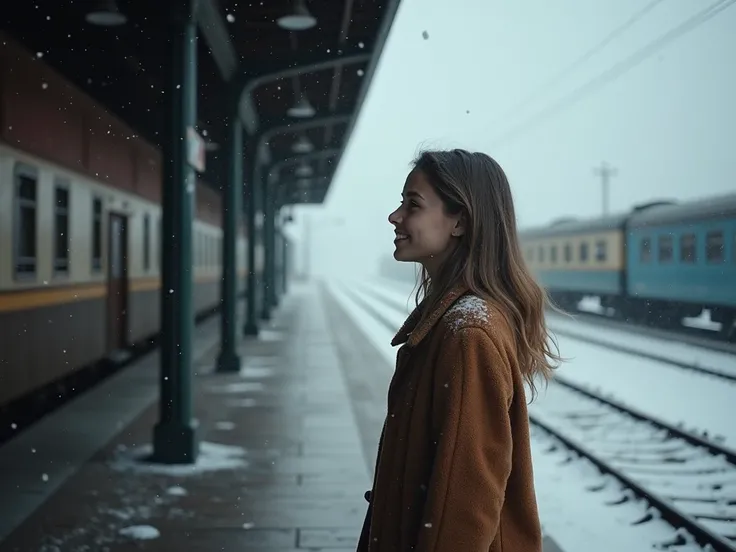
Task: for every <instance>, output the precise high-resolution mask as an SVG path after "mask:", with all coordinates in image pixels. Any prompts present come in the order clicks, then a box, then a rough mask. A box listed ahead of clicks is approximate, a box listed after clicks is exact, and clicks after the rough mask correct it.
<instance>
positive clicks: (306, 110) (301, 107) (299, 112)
mask: <svg viewBox="0 0 736 552" xmlns="http://www.w3.org/2000/svg"><path fill="white" fill-rule="evenodd" d="M287 113H288V114H289V116H290V117H297V118H299V119H306V118H307V117H314V113H315V111H314V108H313V107H312V104H310V103H309V100H308V99H307V98H306V96H304V94H302V95H300V96H299V100H298V101H297V102H296V104H294V105H293V106H292V107H290V108H289V110H288V111H287Z"/></svg>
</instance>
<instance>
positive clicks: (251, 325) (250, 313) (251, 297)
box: [243, 170, 261, 335]
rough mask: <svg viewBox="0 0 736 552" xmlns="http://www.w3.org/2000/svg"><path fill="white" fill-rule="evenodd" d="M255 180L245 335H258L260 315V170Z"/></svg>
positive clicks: (250, 210) (250, 205)
mask: <svg viewBox="0 0 736 552" xmlns="http://www.w3.org/2000/svg"><path fill="white" fill-rule="evenodd" d="M253 172H254V173H255V174H254V177H253V180H252V181H251V182H250V183H249V184H250V185H249V186H248V209H247V221H246V222H247V225H248V287H247V290H246V293H247V299H246V303H245V325H244V326H243V334H244V335H258V315H257V301H258V297H257V286H258V275H257V273H256V245H257V244H258V240H259V235H258V231H257V228H256V216H257V214H258V204H259V200H260V197H259V196H260V193H259V192H260V187H261V186H260V185H259V184H258V181H259V180H260V179H259V178H258V170H255V171H253Z"/></svg>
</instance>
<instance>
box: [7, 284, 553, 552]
mask: <svg viewBox="0 0 736 552" xmlns="http://www.w3.org/2000/svg"><path fill="white" fill-rule="evenodd" d="M218 330H219V326H218V320H217V319H216V318H215V319H212V320H210V321H207V322H205V323H204V324H201V325H200V326H198V328H197V331H196V337H195V339H196V343H195V347H194V351H195V352H196V356H195V380H194V382H195V384H194V397H195V415H196V418H197V420H198V424H199V425H198V436H199V440H200V455H199V457H198V460H197V462H196V463H195V464H194V465H192V466H163V465H155V464H150V463H148V462H146V461H145V459H146V455H147V454H149V453H150V451H151V447H150V444H151V441H152V437H153V426H154V424H155V423H156V420H157V414H158V411H157V409H158V401H157V396H158V395H157V384H158V379H157V378H158V359H157V354H156V353H152V354H150V355H148V356H147V357H144V358H143V359H141V360H140V361H139V362H137V363H135V364H134V365H132V366H131V367H130V368H127V369H126V370H124V371H122V372H120V373H118V374H116V375H115V376H113V377H112V378H110V379H109V380H107V381H105V382H104V383H103V384H101V385H100V386H98V387H97V388H95V389H93V390H91V391H89V392H87V393H85V394H84V395H82V396H80V397H79V398H77V399H76V400H74V401H73V402H71V403H69V404H67V405H66V406H64V407H63V408H62V409H60V410H59V411H57V412H55V413H53V414H52V415H51V416H49V417H48V418H46V419H43V420H41V421H40V422H38V423H37V424H35V425H34V426H32V427H30V428H28V429H27V430H26V431H24V432H23V433H22V434H20V435H18V436H17V437H16V438H15V439H13V440H11V441H10V442H8V443H7V444H6V445H4V446H3V447H2V448H0V473H1V474H2V476H1V477H0V495H1V496H2V497H3V500H2V503H1V504H0V550H3V551H13V552H25V551H34V552H52V551H53V552H57V551H63V552H66V551H80V552H81V551H101V552H104V551H110V552H116V551H128V550H136V551H140V550H155V551H159V550H160V551H163V550H167V551H168V550H187V551H199V550H201V551H205V550H206V551H208V552H210V551H215V550H224V551H230V550H238V551H240V550H248V551H254V552H259V551H264V552H266V551H276V550H278V551H283V552H289V551H297V550H312V551H318V550H330V551H332V552H341V551H349V550H355V545H356V543H357V539H358V535H359V533H360V528H361V524H362V522H363V517H364V514H365V511H366V506H367V504H366V502H365V500H364V498H363V493H364V492H365V490H367V489H368V488H369V486H370V480H371V474H372V469H373V462H374V455H375V449H376V444H377V440H378V437H379V434H380V429H381V424H382V422H383V416H384V412H385V406H384V402H385V392H386V388H387V383H388V382H387V381H385V376H380V377H377V372H380V373H383V372H386V371H382V370H375V367H376V366H378V365H379V363H384V364H385V360H384V359H382V358H380V357H379V355H378V353H377V352H376V351H375V350H374V349H373V348H372V346H371V345H370V343H369V341H368V340H366V339H364V338H361V335H360V330H359V328H358V326H356V325H355V324H354V323H352V322H351V320H350V318H349V316H348V315H347V314H346V313H345V312H344V311H343V310H342V309H341V308H340V306H339V305H338V303H337V302H336V301H335V300H334V299H333V298H332V297H331V295H330V294H329V292H327V291H326V290H324V289H321V288H320V287H319V286H318V285H315V284H294V285H293V286H292V287H291V291H290V293H289V294H288V295H287V296H286V297H284V298H283V300H282V302H281V305H280V306H279V308H278V309H276V310H275V312H274V315H273V317H272V320H271V321H270V322H269V323H267V324H264V327H263V329H262V331H261V333H260V335H259V336H258V337H257V338H252V339H244V340H243V342H242V343H241V351H240V354H241V359H242V365H241V370H240V372H239V373H231V374H220V373H215V372H214V371H213V367H214V366H215V359H216V356H217V353H218V341H217V337H218ZM372 366H373V367H374V369H371V367H372ZM382 378H383V379H382ZM556 550H557V549H556V547H555V546H554V543H553V542H551V541H549V543H546V544H545V552H555V551H556Z"/></svg>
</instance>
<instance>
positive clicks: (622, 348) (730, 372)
mask: <svg viewBox="0 0 736 552" xmlns="http://www.w3.org/2000/svg"><path fill="white" fill-rule="evenodd" d="M361 289H363V290H364V291H365V292H366V293H368V294H370V295H371V296H372V297H374V298H375V299H376V300H378V301H380V302H382V303H383V304H385V305H387V306H389V307H391V308H392V309H397V308H400V306H399V305H398V304H396V303H395V302H392V301H391V300H390V299H388V298H386V297H385V296H383V295H381V294H380V293H376V292H375V290H373V289H371V288H369V287H365V286H363V287H362V288H361ZM576 316H577V315H576ZM601 320H602V319H601ZM605 323H606V324H609V325H612V326H613V325H614V324H613V322H611V321H610V320H606V321H605ZM548 325H549V327H550V329H552V331H553V332H554V333H555V334H558V335H561V336H565V337H569V338H571V339H575V340H577V341H582V342H584V343H589V344H591V345H596V346H598V347H605V348H606V349H609V350H612V351H616V352H619V353H625V354H629V355H633V356H637V357H642V358H646V359H649V360H654V361H656V362H661V363H664V364H668V365H670V366H675V367H677V368H681V369H683V370H689V371H691V372H699V373H701V374H704V375H707V376H712V377H715V378H719V379H722V380H725V381H728V382H731V383H736V357H734V366H735V367H734V368H732V369H728V367H719V366H702V365H699V364H693V363H691V362H686V361H681V360H677V359H674V358H671V357H667V356H664V355H660V354H657V353H654V352H651V351H646V350H643V349H642V348H641V347H629V346H627V345H624V344H622V343H616V342H615V341H613V340H609V339H602V338H600V337H593V336H590V335H586V334H584V333H583V332H580V331H575V330H570V329H568V328H561V327H556V326H555V324H554V322H553V321H552V322H549V323H548ZM601 325H603V324H601ZM615 327H616V329H618V330H624V328H623V326H622V325H615ZM628 330H629V331H630V330H631V329H630V328H628ZM639 330H640V329H639V328H638V327H637V332H638V331H639ZM657 333H658V334H661V333H662V332H657ZM656 337H662V336H661V335H656ZM667 339H670V340H674V339H675V338H674V337H673V336H672V335H670V336H669V337H668V338H667ZM718 352H721V353H723V352H726V353H730V352H732V351H722V350H719V351H718Z"/></svg>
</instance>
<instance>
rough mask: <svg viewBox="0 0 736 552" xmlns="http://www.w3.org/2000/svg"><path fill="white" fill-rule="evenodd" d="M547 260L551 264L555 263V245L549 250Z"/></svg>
mask: <svg viewBox="0 0 736 552" xmlns="http://www.w3.org/2000/svg"><path fill="white" fill-rule="evenodd" d="M549 260H550V261H552V262H553V263H556V262H557V246H556V245H553V246H552V247H550V249H549Z"/></svg>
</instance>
